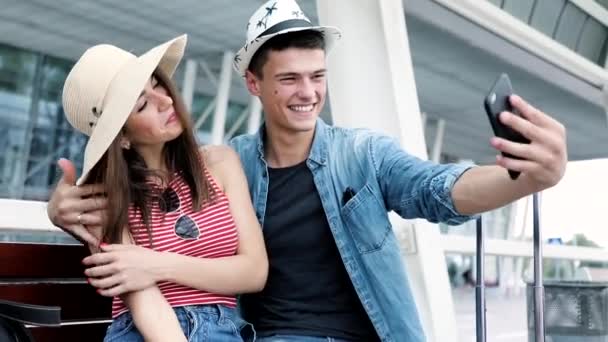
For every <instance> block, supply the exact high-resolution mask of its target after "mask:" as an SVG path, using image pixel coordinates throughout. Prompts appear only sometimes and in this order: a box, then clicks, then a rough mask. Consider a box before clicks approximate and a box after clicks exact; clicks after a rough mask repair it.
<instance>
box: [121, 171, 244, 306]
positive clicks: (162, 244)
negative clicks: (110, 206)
mask: <svg viewBox="0 0 608 342" xmlns="http://www.w3.org/2000/svg"><path fill="white" fill-rule="evenodd" d="M205 176H206V177H207V179H208V180H209V184H210V186H211V187H213V189H214V191H215V195H214V201H212V202H211V203H210V204H206V205H204V206H203V207H202V209H201V210H200V211H197V212H195V211H193V210H192V196H191V194H190V188H189V187H188V184H187V183H186V182H185V181H184V179H183V178H182V177H181V176H180V175H179V174H176V175H175V177H174V178H173V180H172V181H171V182H170V183H169V186H168V187H170V188H171V189H173V190H174V191H175V193H176V194H177V196H178V198H179V202H180V203H179V208H177V210H174V211H171V212H168V213H165V212H163V211H161V209H160V205H159V203H150V229H151V232H152V240H153V249H154V250H156V251H159V252H173V253H178V254H182V255H187V256H192V257H198V258H220V257H226V256H231V255H235V254H236V250H237V247H238V234H237V230H236V225H235V223H234V219H233V217H232V215H231V214H230V208H229V203H228V198H227V197H226V195H225V194H224V192H223V191H222V190H221V189H220V188H219V187H218V186H217V183H216V182H215V181H214V179H213V177H212V176H211V174H210V173H209V172H208V171H207V170H205ZM155 202H156V201H155ZM182 216H187V217H188V218H190V219H192V220H193V221H194V222H196V225H197V226H198V227H195V229H196V228H198V230H199V234H198V238H194V239H184V238H182V237H180V236H178V235H177V234H176V231H175V226H176V224H177V220H178V219H179V218H180V217H182ZM129 228H130V230H131V234H132V235H133V238H134V240H135V242H136V243H137V245H139V246H143V247H147V248H150V246H151V245H150V241H149V239H148V232H147V230H146V226H145V225H144V223H143V218H142V215H141V212H140V211H139V210H137V209H136V208H135V207H134V206H133V205H130V206H129ZM158 286H159V289H160V290H161V292H162V294H163V295H164V296H165V298H166V299H167V301H168V302H169V304H170V305H171V306H172V307H176V306H184V305H201V304H222V305H227V306H230V307H235V306H236V298H235V296H224V295H218V294H213V293H209V292H205V291H200V290H196V289H193V288H189V287H185V286H181V285H178V284H174V283H168V282H161V283H158ZM127 310H128V308H127V307H126V306H125V304H124V303H123V302H122V300H120V298H118V297H115V298H114V301H113V303H112V317H113V318H115V317H117V316H119V315H120V314H121V313H123V312H125V311H127Z"/></svg>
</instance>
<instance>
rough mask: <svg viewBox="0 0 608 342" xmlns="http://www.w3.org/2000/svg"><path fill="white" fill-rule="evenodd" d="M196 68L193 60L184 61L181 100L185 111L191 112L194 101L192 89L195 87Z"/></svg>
mask: <svg viewBox="0 0 608 342" xmlns="http://www.w3.org/2000/svg"><path fill="white" fill-rule="evenodd" d="M196 66H197V63H196V61H195V60H194V59H189V60H187V61H186V68H185V69H184V81H183V83H182V98H183V99H184V104H185V105H186V109H187V110H188V111H189V112H191V111H192V100H193V99H194V88H195V86H196Z"/></svg>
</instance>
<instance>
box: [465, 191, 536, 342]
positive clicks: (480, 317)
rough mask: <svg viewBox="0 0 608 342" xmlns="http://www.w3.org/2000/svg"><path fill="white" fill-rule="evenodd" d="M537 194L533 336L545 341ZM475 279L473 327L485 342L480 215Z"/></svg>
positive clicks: (483, 255) (482, 248)
mask: <svg viewBox="0 0 608 342" xmlns="http://www.w3.org/2000/svg"><path fill="white" fill-rule="evenodd" d="M539 196H540V195H539V194H538V193H534V194H533V195H532V203H533V204H532V207H533V209H532V216H533V220H532V221H533V225H532V228H533V234H534V255H533V257H534V337H535V341H536V342H545V317H544V313H545V300H544V297H545V288H544V286H543V253H542V245H541V243H542V234H541V231H540V213H539V201H540V199H539ZM476 240H477V241H476V245H477V251H476V254H477V255H476V262H477V279H476V282H475V308H476V309H475V317H476V319H475V328H476V333H477V342H486V337H487V336H486V298H485V279H484V261H485V260H484V258H485V248H484V237H483V227H482V218H481V216H480V217H479V218H478V219H477V234H476Z"/></svg>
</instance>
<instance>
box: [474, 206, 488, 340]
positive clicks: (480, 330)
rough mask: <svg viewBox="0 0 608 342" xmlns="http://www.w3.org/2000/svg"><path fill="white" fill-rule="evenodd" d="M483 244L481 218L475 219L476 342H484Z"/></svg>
mask: <svg viewBox="0 0 608 342" xmlns="http://www.w3.org/2000/svg"><path fill="white" fill-rule="evenodd" d="M484 253H485V250H484V243H483V227H482V223H481V217H479V218H478V219H477V260H476V264H477V277H476V278H477V279H476V285H475V304H476V305H475V319H476V321H475V323H476V324H475V327H476V329H477V342H486V296H485V295H486V293H485V276H484V255H485V254H484Z"/></svg>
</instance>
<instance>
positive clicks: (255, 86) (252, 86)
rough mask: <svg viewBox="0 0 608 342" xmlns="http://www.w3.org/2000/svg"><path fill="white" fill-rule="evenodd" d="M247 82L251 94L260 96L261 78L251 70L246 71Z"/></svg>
mask: <svg viewBox="0 0 608 342" xmlns="http://www.w3.org/2000/svg"><path fill="white" fill-rule="evenodd" d="M245 84H246V85H247V90H249V93H250V94H251V95H253V96H260V79H259V78H258V77H257V76H256V75H255V74H254V73H252V72H251V71H249V70H247V71H246V72H245Z"/></svg>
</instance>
